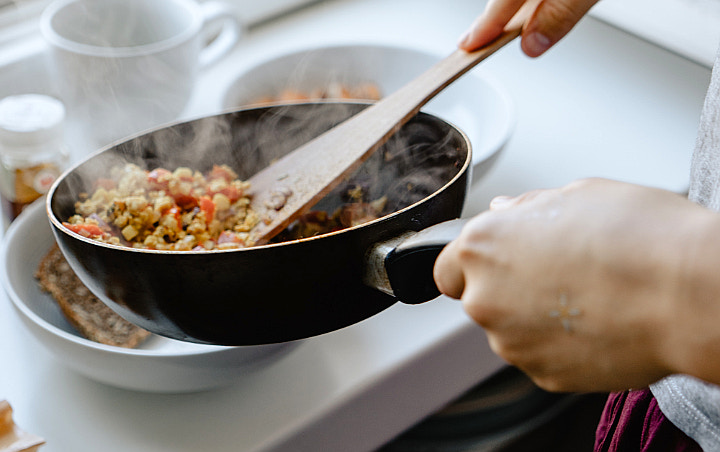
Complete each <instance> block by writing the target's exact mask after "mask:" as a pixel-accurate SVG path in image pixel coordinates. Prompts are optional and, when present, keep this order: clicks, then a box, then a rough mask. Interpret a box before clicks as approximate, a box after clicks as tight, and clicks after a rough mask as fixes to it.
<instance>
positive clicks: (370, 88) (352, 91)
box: [255, 82, 382, 103]
mask: <svg viewBox="0 0 720 452" xmlns="http://www.w3.org/2000/svg"><path fill="white" fill-rule="evenodd" d="M381 97H382V91H381V90H380V87H379V86H378V84H377V83H374V82H362V83H354V84H347V83H339V82H330V83H328V84H327V85H323V86H318V87H316V88H313V89H310V90H304V89H298V88H287V87H286V88H283V89H282V90H280V92H279V93H278V94H276V95H272V96H263V97H259V98H257V99H256V100H255V103H266V102H267V103H269V102H294V101H308V100H319V99H339V100H380V98H381Z"/></svg>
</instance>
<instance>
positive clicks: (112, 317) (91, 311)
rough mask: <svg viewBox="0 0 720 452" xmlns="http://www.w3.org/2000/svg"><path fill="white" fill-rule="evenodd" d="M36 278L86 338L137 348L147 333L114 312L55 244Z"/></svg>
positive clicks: (36, 273)
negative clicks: (89, 286) (93, 292)
mask: <svg viewBox="0 0 720 452" xmlns="http://www.w3.org/2000/svg"><path fill="white" fill-rule="evenodd" d="M35 277H36V278H37V279H38V281H39V282H40V287H41V288H42V289H43V290H45V291H46V292H49V293H50V295H52V297H53V298H54V299H55V301H57V303H58V305H59V306H60V309H61V310H62V312H63V314H64V315H65V317H66V318H67V319H68V321H69V322H70V323H71V324H72V325H73V326H74V327H75V328H76V329H77V330H78V331H79V332H80V334H82V335H83V336H84V337H86V338H87V339H90V340H92V341H95V342H100V343H102V344H106V345H114V346H117V347H125V348H133V347H137V346H138V345H139V344H140V343H141V342H142V341H144V340H145V339H146V338H147V337H148V336H149V334H150V333H149V332H148V331H146V330H144V329H142V328H140V327H138V326H135V325H133V324H132V323H130V322H128V321H127V320H125V319H123V318H122V317H120V316H119V315H117V314H116V313H115V312H114V311H113V310H111V309H110V308H108V307H107V306H106V305H105V304H104V303H103V302H102V301H100V300H99V299H98V298H97V297H96V296H95V295H93V294H92V292H90V290H89V289H88V288H87V287H85V285H84V284H83V283H82V282H81V281H80V279H79V278H78V277H77V275H75V272H73V270H72V268H70V264H68V263H67V261H66V260H65V257H64V256H63V254H62V252H61V251H60V248H58V246H57V244H54V245H53V247H52V249H51V250H50V251H49V252H48V254H47V255H45V257H44V258H43V259H42V261H40V265H38V268H37V271H36V272H35Z"/></svg>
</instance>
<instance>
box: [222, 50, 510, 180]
mask: <svg viewBox="0 0 720 452" xmlns="http://www.w3.org/2000/svg"><path fill="white" fill-rule="evenodd" d="M441 58H442V55H435V54H432V53H428V52H424V51H421V50H416V49H411V48H406V47H394V46H387V45H374V44H367V45H355V44H352V45H350V44H348V45H336V46H327V47H317V48H311V49H306V50H301V51H295V52H292V53H288V54H284V55H280V56H275V57H272V58H270V59H268V60H266V61H264V62H262V63H260V64H258V65H256V66H254V67H252V68H251V69H249V70H247V71H245V72H244V73H242V74H240V76H239V77H238V78H237V79H236V80H235V82H233V83H232V84H231V85H230V87H229V88H228V89H227V91H226V92H225V95H224V101H223V102H224V105H223V106H224V107H225V108H235V107H239V106H244V105H249V104H253V103H256V102H257V101H258V99H261V98H263V97H275V96H277V95H278V94H279V93H280V92H282V91H283V90H284V89H287V88H292V89H296V90H299V91H303V92H310V91H312V90H314V89H318V88H323V87H326V86H328V85H329V84H331V83H336V82H337V83H342V84H346V85H349V86H353V85H356V84H358V83H361V82H372V83H375V84H376V85H377V86H378V87H379V88H380V90H381V92H382V94H383V95H387V94H390V93H392V92H394V91H395V90H397V89H398V88H400V87H401V86H403V85H404V84H406V83H407V82H409V81H410V80H412V79H413V78H415V77H416V76H418V75H420V74H421V73H423V72H424V71H425V70H427V69H429V68H430V67H431V66H432V65H433V64H435V63H437V62H438V61H439V60H440V59H441ZM423 111H425V112H428V113H432V114H434V115H437V116H439V117H440V118H442V119H444V120H446V121H448V122H451V123H453V124H454V125H456V126H458V127H459V128H460V129H462V130H463V131H464V132H465V133H466V134H467V135H468V137H469V138H470V142H471V144H472V149H473V181H477V180H478V179H479V178H480V177H482V176H483V175H484V174H485V173H486V172H487V171H488V169H490V168H491V167H492V165H493V163H494V162H495V161H496V160H497V157H498V155H499V153H500V151H501V150H502V149H503V147H504V146H505V144H506V143H507V141H508V139H509V138H510V136H511V135H512V132H513V130H514V128H515V108H514V103H513V101H512V99H511V97H510V95H509V94H508V93H507V91H506V90H505V88H504V86H503V85H502V84H501V83H500V82H499V81H498V80H496V79H495V78H494V77H492V76H491V74H489V73H488V72H487V71H486V70H484V69H483V68H482V67H479V68H477V69H476V70H474V71H472V72H470V73H468V74H466V75H464V76H463V77H462V78H460V79H459V80H457V81H455V82H454V83H453V84H452V85H450V86H449V87H447V88H445V90H444V91H443V92H441V93H440V94H438V95H437V97H435V99H433V100H432V101H430V102H429V103H428V104H427V105H426V106H425V107H424V108H423Z"/></svg>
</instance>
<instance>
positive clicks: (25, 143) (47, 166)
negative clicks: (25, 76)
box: [0, 94, 69, 228]
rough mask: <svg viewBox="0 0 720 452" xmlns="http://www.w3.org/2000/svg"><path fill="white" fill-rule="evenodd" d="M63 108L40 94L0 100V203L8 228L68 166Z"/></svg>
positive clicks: (5, 224) (55, 100)
mask: <svg viewBox="0 0 720 452" xmlns="http://www.w3.org/2000/svg"><path fill="white" fill-rule="evenodd" d="M64 122H65V107H64V105H63V104H62V102H60V101H59V100H57V99H55V98H53V97H50V96H45V95H40V94H22V95H17V96H10V97H6V98H4V99H2V100H0V200H1V201H2V212H3V224H4V227H5V228H7V227H8V226H9V225H10V223H11V222H12V221H13V220H14V219H15V218H16V217H17V216H18V215H20V212H22V210H23V209H24V208H25V207H26V206H27V205H29V204H30V203H32V202H33V201H35V200H36V199H38V198H40V197H41V196H43V195H44V194H45V193H47V191H48V190H49V189H50V187H51V186H52V184H53V182H55V179H57V177H58V176H59V175H60V173H61V172H62V171H63V170H64V169H65V167H66V166H67V162H68V159H69V153H68V149H67V147H66V145H65V142H64Z"/></svg>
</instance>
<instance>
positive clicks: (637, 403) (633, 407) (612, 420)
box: [595, 389, 702, 452]
mask: <svg viewBox="0 0 720 452" xmlns="http://www.w3.org/2000/svg"><path fill="white" fill-rule="evenodd" d="M615 451H619V452H626V451H631V452H636V451H637V452H656V451H663V452H665V451H669V452H695V451H699V452H701V451H702V449H701V448H700V446H699V445H698V444H697V443H696V442H695V441H694V440H693V439H692V438H690V437H689V436H687V435H686V434H685V433H683V432H682V431H681V430H680V429H678V428H677V427H675V425H674V424H673V423H672V422H670V421H669V420H668V419H667V418H666V417H665V415H664V414H663V413H662V411H660V407H658V404H657V401H656V400H655V397H653V395H652V393H651V392H650V390H649V389H643V390H638V391H626V392H618V393H613V394H610V396H609V397H608V400H607V403H606V404H605V409H604V410H603V413H602V416H601V418H600V423H599V424H598V428H597V432H596V435H595V452H615Z"/></svg>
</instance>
